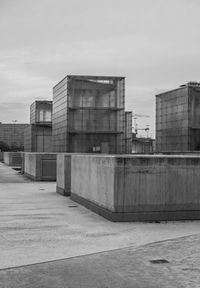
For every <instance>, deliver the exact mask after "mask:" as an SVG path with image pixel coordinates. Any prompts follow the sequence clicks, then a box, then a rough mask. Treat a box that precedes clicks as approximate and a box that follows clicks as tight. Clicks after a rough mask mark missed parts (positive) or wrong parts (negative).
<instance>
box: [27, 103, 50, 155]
mask: <svg viewBox="0 0 200 288" xmlns="http://www.w3.org/2000/svg"><path fill="white" fill-rule="evenodd" d="M24 151H25V152H52V151H53V148H52V101H46V100H45V101H35V102H33V103H32V104H31V106H30V125H29V126H28V127H27V128H26V129H25V133H24Z"/></svg>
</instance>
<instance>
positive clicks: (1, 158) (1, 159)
mask: <svg viewBox="0 0 200 288" xmlns="http://www.w3.org/2000/svg"><path fill="white" fill-rule="evenodd" d="M0 161H3V152H0Z"/></svg>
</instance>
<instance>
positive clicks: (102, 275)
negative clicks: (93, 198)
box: [0, 163, 200, 288]
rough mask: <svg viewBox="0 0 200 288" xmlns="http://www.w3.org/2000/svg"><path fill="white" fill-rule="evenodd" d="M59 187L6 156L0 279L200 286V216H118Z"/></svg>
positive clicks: (0, 175) (8, 282)
mask: <svg viewBox="0 0 200 288" xmlns="http://www.w3.org/2000/svg"><path fill="white" fill-rule="evenodd" d="M55 191H56V185H55V183H54V182H32V181H30V180H28V179H26V178H25V177H24V176H22V175H20V174H19V172H17V171H15V170H13V169H12V168H11V167H8V166H6V165H4V164H2V163H0V248H1V249H0V287H3V288H5V287H6V288H7V287H9V288H10V287H12V288H13V287H20V288H22V287H45V288H46V287H199V283H200V279H199V278H200V277H199V253H200V245H199V241H200V234H199V233H200V222H199V221H180V222H161V223H113V222H110V221H108V220H106V219H104V218H102V217H101V216H99V215H97V214H95V213H93V212H91V211H89V210H87V209H86V208H84V207H82V206H80V205H78V204H77V203H75V202H73V201H71V200H70V198H69V197H63V196H61V195H59V194H57V193H56V192H55ZM156 259H157V260H158V259H164V260H167V262H166V263H165V261H164V263H162V261H161V263H157V264H155V263H151V262H150V261H151V260H156ZM188 283H191V285H190V284H188Z"/></svg>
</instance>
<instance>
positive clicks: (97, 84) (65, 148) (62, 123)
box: [52, 75, 132, 154]
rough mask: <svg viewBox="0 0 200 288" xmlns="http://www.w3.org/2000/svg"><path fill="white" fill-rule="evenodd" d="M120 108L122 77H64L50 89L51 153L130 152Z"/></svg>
mask: <svg viewBox="0 0 200 288" xmlns="http://www.w3.org/2000/svg"><path fill="white" fill-rule="evenodd" d="M124 107H125V78H124V77H104V76H78V75H69V76H66V77H65V78H64V79H63V80H61V81H60V82H59V83H58V84H57V85H56V86H55V87H54V88H53V118H52V122H53V151H54V152H77V153H106V154H112V153H114V154H119V153H126V152H127V153H130V152H131V150H130V151H128V148H126V146H125V145H126V137H127V135H125V125H126V124H125V111H124ZM127 119H130V117H129V118H128V116H127ZM131 121H132V118H131ZM129 126H130V124H128V127H129ZM131 126H132V124H131ZM127 143H128V141H127Z"/></svg>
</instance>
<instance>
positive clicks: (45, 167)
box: [23, 152, 56, 181]
mask: <svg viewBox="0 0 200 288" xmlns="http://www.w3.org/2000/svg"><path fill="white" fill-rule="evenodd" d="M23 168H24V175H25V176H27V177H28V178H30V179H32V180H35V181H56V153H29V152H25V153H24V167H23Z"/></svg>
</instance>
